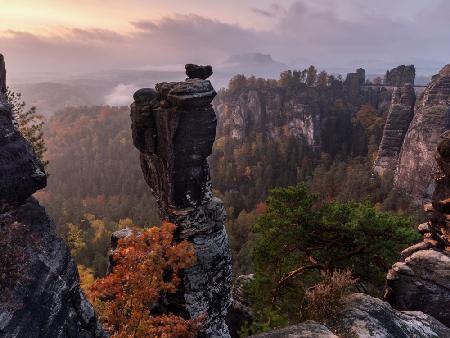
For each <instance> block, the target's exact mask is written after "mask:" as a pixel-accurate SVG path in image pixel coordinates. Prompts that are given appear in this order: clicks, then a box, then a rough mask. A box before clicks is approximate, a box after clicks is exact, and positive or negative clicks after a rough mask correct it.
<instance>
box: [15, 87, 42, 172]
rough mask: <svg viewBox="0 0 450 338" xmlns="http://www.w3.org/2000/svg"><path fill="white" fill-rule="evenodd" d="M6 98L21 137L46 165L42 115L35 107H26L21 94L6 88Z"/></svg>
mask: <svg viewBox="0 0 450 338" xmlns="http://www.w3.org/2000/svg"><path fill="white" fill-rule="evenodd" d="M6 99H7V100H8V102H9V103H10V104H12V105H13V108H12V118H13V123H14V126H15V127H16V128H17V130H18V131H20V132H21V134H22V135H23V137H25V139H26V140H27V141H28V142H30V143H31V145H32V146H33V150H34V152H35V153H36V156H37V157H38V158H39V160H40V161H41V162H42V164H43V165H44V167H47V165H48V161H47V160H45V159H44V155H45V152H46V151H47V147H46V145H45V141H44V131H43V130H44V116H43V115H41V114H38V113H37V112H36V107H31V108H30V109H26V103H25V101H23V100H22V94H21V93H16V92H14V91H12V90H11V89H10V88H8V90H7V92H6Z"/></svg>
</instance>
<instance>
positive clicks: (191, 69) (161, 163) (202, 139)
mask: <svg viewBox="0 0 450 338" xmlns="http://www.w3.org/2000/svg"><path fill="white" fill-rule="evenodd" d="M186 74H187V75H188V78H187V79H186V80H185V81H183V82H170V83H166V82H163V83H158V84H157V85H156V86H155V89H152V88H143V89H140V90H138V91H137V92H136V93H135V94H134V103H133V104H132V105H131V121H132V125H131V128H132V135H133V143H134V145H135V147H136V148H137V149H138V150H139V151H140V153H141V155H140V160H141V167H142V171H143V174H144V178H145V180H146V182H147V184H148V185H149V186H150V189H151V191H152V193H153V194H154V196H155V198H156V200H157V202H158V206H159V210H160V214H161V217H162V219H164V220H169V221H171V222H173V223H175V224H177V226H178V236H179V237H178V238H179V239H187V240H189V241H190V242H191V243H192V244H193V246H194V248H195V251H196V255H197V262H196V264H195V265H194V266H193V267H192V268H190V269H188V270H186V271H185V273H184V276H183V282H182V285H181V290H182V291H181V292H182V293H183V295H182V297H181V298H182V300H181V301H180V303H181V304H177V305H181V307H184V308H185V309H186V312H187V314H188V316H189V317H190V318H196V317H198V316H201V315H206V317H205V318H206V319H205V321H204V325H203V329H202V332H201V335H200V336H201V337H229V332H228V328H227V325H226V324H225V316H226V313H227V308H228V306H229V304H230V302H231V256H230V250H229V245H228V238H227V234H226V231H225V227H224V222H225V209H224V206H223V204H222V201H221V200H219V199H218V198H215V197H213V195H212V190H211V182H210V176H209V166H208V162H207V158H208V156H209V155H210V154H211V151H212V146H213V143H214V140H215V136H216V125H217V120H216V115H215V112H214V110H213V108H212V105H211V101H212V100H213V98H214V97H215V96H216V92H215V90H214V88H213V87H212V85H211V82H210V81H208V80H207V78H208V77H209V76H210V75H211V74H212V67H211V66H197V65H192V64H189V65H186ZM178 308H180V306H178Z"/></svg>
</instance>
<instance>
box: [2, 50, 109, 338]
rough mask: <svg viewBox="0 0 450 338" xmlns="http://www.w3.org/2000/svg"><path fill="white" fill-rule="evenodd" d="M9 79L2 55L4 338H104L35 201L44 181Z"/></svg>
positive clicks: (74, 270) (67, 257)
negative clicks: (16, 120)
mask: <svg viewBox="0 0 450 338" xmlns="http://www.w3.org/2000/svg"><path fill="white" fill-rule="evenodd" d="M5 78H6V71H5V68H4V61H3V56H1V55H0V173H1V176H0V242H1V244H0V278H1V279H0V289H1V291H0V336H1V337H5V338H12V337H17V338H19V337H27V338H35V337H36V338H38V337H42V338H43V337H60V338H67V337H69V338H72V337H73V338H78V337H83V338H88V337H104V336H105V334H104V332H103V330H102V329H101V326H100V325H99V323H98V321H97V319H96V315H95V313H94V310H93V308H92V306H91V305H90V304H89V302H88V301H87V300H86V298H85V296H84V295H83V292H82V291H81V289H80V284H79V277H78V273H77V267H76V265H75V262H74V261H73V259H72V257H71V256H70V252H69V250H68V248H67V246H66V245H65V243H64V242H63V240H62V239H60V238H59V237H58V236H57V235H56V232H55V225H54V224H53V223H52V221H51V220H50V219H49V218H48V216H47V214H46V212H45V209H44V208H43V207H41V206H40V205H39V203H38V202H37V201H36V200H35V199H34V198H33V197H32V196H31V195H32V194H33V193H34V192H35V191H37V190H39V189H42V188H44V187H45V185H46V175H45V172H44V168H43V166H42V164H41V163H40V161H39V160H38V159H37V158H36V156H35V154H34V152H33V149H32V147H31V145H30V144H29V143H28V142H27V141H26V140H25V139H24V138H23V137H22V135H21V134H20V133H19V132H18V131H17V130H16V129H15V128H14V126H13V122H12V112H11V108H12V107H11V106H10V105H9V104H8V103H7V101H6V99H5V90H6V85H5V84H6V79H5Z"/></svg>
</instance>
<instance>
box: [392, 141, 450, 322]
mask: <svg viewBox="0 0 450 338" xmlns="http://www.w3.org/2000/svg"><path fill="white" fill-rule="evenodd" d="M435 158H436V162H437V165H438V166H439V168H440V169H441V172H440V174H439V175H438V176H437V177H436V179H435V185H436V189H435V190H434V193H433V198H432V204H428V205H426V206H425V211H426V212H427V213H428V215H429V219H428V221H427V222H426V223H423V224H420V225H419V227H418V230H419V232H420V233H421V234H422V235H423V241H422V242H420V243H417V244H415V245H413V246H411V247H409V248H407V249H406V250H404V251H403V252H402V259H401V261H399V262H397V263H395V264H394V265H393V267H392V269H391V270H390V271H389V273H388V275H387V281H386V295H385V297H386V299H387V300H388V301H389V302H390V303H391V304H392V306H394V307H395V308H397V309H400V310H420V311H423V312H425V313H427V314H430V315H432V316H434V317H435V318H436V319H438V320H440V321H441V322H442V323H444V324H445V325H447V326H450V134H449V133H448V132H446V133H444V134H442V136H441V141H440V143H439V146H438V147H437V151H436V153H435Z"/></svg>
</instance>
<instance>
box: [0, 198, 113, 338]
mask: <svg viewBox="0 0 450 338" xmlns="http://www.w3.org/2000/svg"><path fill="white" fill-rule="evenodd" d="M16 222H17V223H18V224H21V225H23V226H26V227H27V229H28V230H27V232H26V233H25V234H24V235H23V236H25V238H21V240H24V241H25V242H26V243H28V245H27V246H26V248H25V251H24V252H21V253H22V254H24V255H25V257H26V259H25V262H24V265H23V266H22V267H21V270H22V276H21V277H20V278H19V279H18V280H17V281H16V285H15V288H14V289H13V290H12V294H11V296H10V297H9V299H8V300H6V301H5V300H1V301H0V336H1V337H4V338H13V337H14V338H16V337H17V338H22V337H27V338H38V337H39V338H41V337H52V338H53V337H55V338H90V337H106V335H105V333H104V332H103V330H102V328H101V326H100V324H99V322H98V321H97V319H96V315H95V312H94V309H93V308H92V306H91V305H90V304H89V302H88V301H87V300H86V298H85V296H84V294H83V292H82V291H81V289H80V284H79V278H78V273H77V267H76V264H75V262H74V261H73V259H72V258H71V256H70V253H69V250H68V248H67V246H66V245H65V243H64V242H63V240H61V239H60V238H59V237H58V236H57V235H56V232H55V225H54V224H53V223H52V221H50V220H49V218H48V216H47V214H46V212H45V209H44V208H43V207H41V206H40V205H39V203H38V202H37V201H36V200H35V199H33V198H32V197H31V198H29V199H28V200H27V201H26V202H25V203H24V204H22V205H20V206H18V207H16V208H13V209H10V210H9V211H7V212H4V213H2V214H0V227H1V228H0V236H2V237H3V232H4V231H8V230H7V227H10V226H11V225H12V224H13V223H16ZM2 293H3V291H2Z"/></svg>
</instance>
